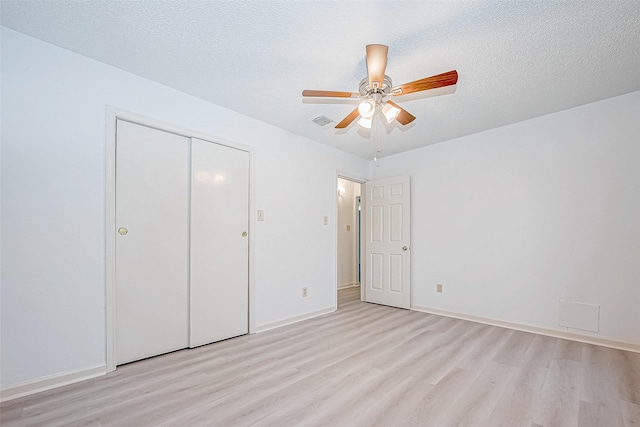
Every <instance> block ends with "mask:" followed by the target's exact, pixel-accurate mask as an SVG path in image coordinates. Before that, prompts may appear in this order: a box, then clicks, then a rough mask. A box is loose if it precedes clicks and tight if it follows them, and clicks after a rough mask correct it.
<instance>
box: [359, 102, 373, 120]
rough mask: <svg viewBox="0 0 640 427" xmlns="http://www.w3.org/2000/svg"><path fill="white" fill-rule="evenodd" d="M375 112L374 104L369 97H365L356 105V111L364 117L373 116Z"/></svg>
mask: <svg viewBox="0 0 640 427" xmlns="http://www.w3.org/2000/svg"><path fill="white" fill-rule="evenodd" d="M375 112H376V104H375V103H374V102H373V101H372V100H371V99H365V100H364V101H362V102H361V103H360V105H358V113H359V114H360V115H361V116H362V117H363V118H365V119H370V118H371V117H373V113H375Z"/></svg>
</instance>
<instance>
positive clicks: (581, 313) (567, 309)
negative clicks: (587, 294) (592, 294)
mask: <svg viewBox="0 0 640 427" xmlns="http://www.w3.org/2000/svg"><path fill="white" fill-rule="evenodd" d="M558 325H560V326H564V327H565V328H572V329H580V330H583V331H590V332H598V331H599V330H600V306H599V305H598V304H586V303H583V302H574V301H562V300H560V316H559V319H558Z"/></svg>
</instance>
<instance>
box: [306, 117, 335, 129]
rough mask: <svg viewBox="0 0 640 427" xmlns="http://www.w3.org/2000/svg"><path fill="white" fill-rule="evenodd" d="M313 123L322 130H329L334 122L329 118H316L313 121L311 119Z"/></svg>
mask: <svg viewBox="0 0 640 427" xmlns="http://www.w3.org/2000/svg"><path fill="white" fill-rule="evenodd" d="M311 121H312V122H313V123H315V124H317V125H318V126H320V127H321V128H327V127H329V125H330V124H331V123H333V120H332V119H330V118H329V117H327V116H318V117H314V118H313V119H311Z"/></svg>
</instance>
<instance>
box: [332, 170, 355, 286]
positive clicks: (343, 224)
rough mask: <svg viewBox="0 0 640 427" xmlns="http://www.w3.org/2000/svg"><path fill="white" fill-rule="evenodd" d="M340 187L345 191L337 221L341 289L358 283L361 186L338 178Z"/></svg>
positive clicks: (339, 203) (340, 200)
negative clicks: (359, 200)
mask: <svg viewBox="0 0 640 427" xmlns="http://www.w3.org/2000/svg"><path fill="white" fill-rule="evenodd" d="M338 186H339V187H340V186H341V187H342V188H344V189H345V192H344V194H343V195H342V196H339V197H338V221H337V224H338V287H341V286H348V285H353V284H354V283H358V270H357V269H358V264H357V253H356V251H357V248H358V246H357V244H358V243H357V236H358V231H357V221H356V208H357V206H356V197H357V196H359V195H360V184H359V183H356V182H353V181H349V180H346V179H342V178H338ZM347 226H348V227H349V230H347Z"/></svg>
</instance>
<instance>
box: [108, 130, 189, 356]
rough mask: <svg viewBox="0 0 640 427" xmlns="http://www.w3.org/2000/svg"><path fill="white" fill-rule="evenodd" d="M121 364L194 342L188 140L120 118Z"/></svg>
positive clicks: (118, 325)
mask: <svg viewBox="0 0 640 427" xmlns="http://www.w3.org/2000/svg"><path fill="white" fill-rule="evenodd" d="M116 132H117V133H116V230H114V232H115V233H117V234H116V274H115V277H116V286H115V292H116V313H115V314H116V316H115V319H116V364H123V363H127V362H131V361H134V360H139V359H143V358H146V357H150V356H155V355H158V354H162V353H166V352H169V351H173V350H178V349H181V348H185V347H187V346H188V328H189V325H188V322H189V315H188V298H189V296H188V277H189V258H188V253H189V210H188V209H189V138H185V137H182V136H178V135H175V134H172V133H169V132H163V131H160V130H157V129H153V128H150V127H146V126H141V125H137V124H132V123H129V122H126V121H122V120H118V121H117V130H116Z"/></svg>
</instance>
